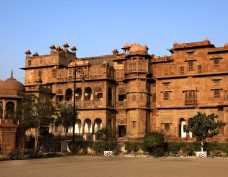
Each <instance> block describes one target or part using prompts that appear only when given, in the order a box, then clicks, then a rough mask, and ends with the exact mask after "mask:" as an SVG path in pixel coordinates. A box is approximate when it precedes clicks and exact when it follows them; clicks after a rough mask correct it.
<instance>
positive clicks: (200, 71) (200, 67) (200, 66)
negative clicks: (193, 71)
mask: <svg viewBox="0 0 228 177" xmlns="http://www.w3.org/2000/svg"><path fill="white" fill-rule="evenodd" d="M198 73H202V65H198Z"/></svg>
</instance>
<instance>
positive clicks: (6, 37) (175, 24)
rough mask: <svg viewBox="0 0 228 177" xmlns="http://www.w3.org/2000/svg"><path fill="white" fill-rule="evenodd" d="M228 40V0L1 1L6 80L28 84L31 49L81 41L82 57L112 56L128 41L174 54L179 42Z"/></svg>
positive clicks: (0, 72) (1, 72)
mask: <svg viewBox="0 0 228 177" xmlns="http://www.w3.org/2000/svg"><path fill="white" fill-rule="evenodd" d="M206 38H208V39H209V40H210V41H211V42H212V43H214V44H215V45H216V46H217V47H219V46H223V45H224V43H226V42H228V1H227V0H190V1H189V0H0V60H1V62H0V79H1V80H5V79H7V78H8V77H9V75H10V72H11V70H13V71H14V77H15V78H16V79H18V80H19V81H21V82H22V83H23V82H24V71H23V70H20V69H19V68H20V67H24V65H25V54H24V52H25V50H27V49H30V50H31V51H32V53H34V52H38V53H39V54H40V55H42V54H48V53H49V51H50V49H49V46H50V45H51V44H55V45H63V44H64V43H65V42H68V43H69V45H70V46H72V45H76V46H77V48H78V50H77V57H79V58H80V57H90V56H96V55H105V54H111V53H112V50H113V49H114V48H117V49H118V50H119V51H121V47H122V46H123V45H124V44H125V43H130V42H136V43H139V44H142V45H144V44H147V45H148V47H149V53H151V54H155V55H160V56H162V55H169V54H170V53H169V51H168V50H167V49H169V48H172V45H173V43H174V42H175V41H176V42H177V43H185V42H194V41H202V40H204V39H206Z"/></svg>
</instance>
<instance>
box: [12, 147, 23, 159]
mask: <svg viewBox="0 0 228 177" xmlns="http://www.w3.org/2000/svg"><path fill="white" fill-rule="evenodd" d="M8 158H9V159H10V160H22V159H24V152H23V151H22V150H21V149H17V150H15V151H12V152H10V153H9V155H8Z"/></svg>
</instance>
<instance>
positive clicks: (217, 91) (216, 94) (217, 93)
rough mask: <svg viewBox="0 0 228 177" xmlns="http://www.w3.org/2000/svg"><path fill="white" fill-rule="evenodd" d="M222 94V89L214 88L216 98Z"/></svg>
mask: <svg viewBox="0 0 228 177" xmlns="http://www.w3.org/2000/svg"><path fill="white" fill-rule="evenodd" d="M220 95H221V91H220V89H215V90H214V98H220Z"/></svg>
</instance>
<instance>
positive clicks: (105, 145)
mask: <svg viewBox="0 0 228 177" xmlns="http://www.w3.org/2000/svg"><path fill="white" fill-rule="evenodd" d="M117 145H118V144H117V141H115V140H110V141H104V140H100V141H96V142H94V143H93V148H94V150H95V151H96V152H97V153H98V154H103V151H114V150H116V149H117Z"/></svg>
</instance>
